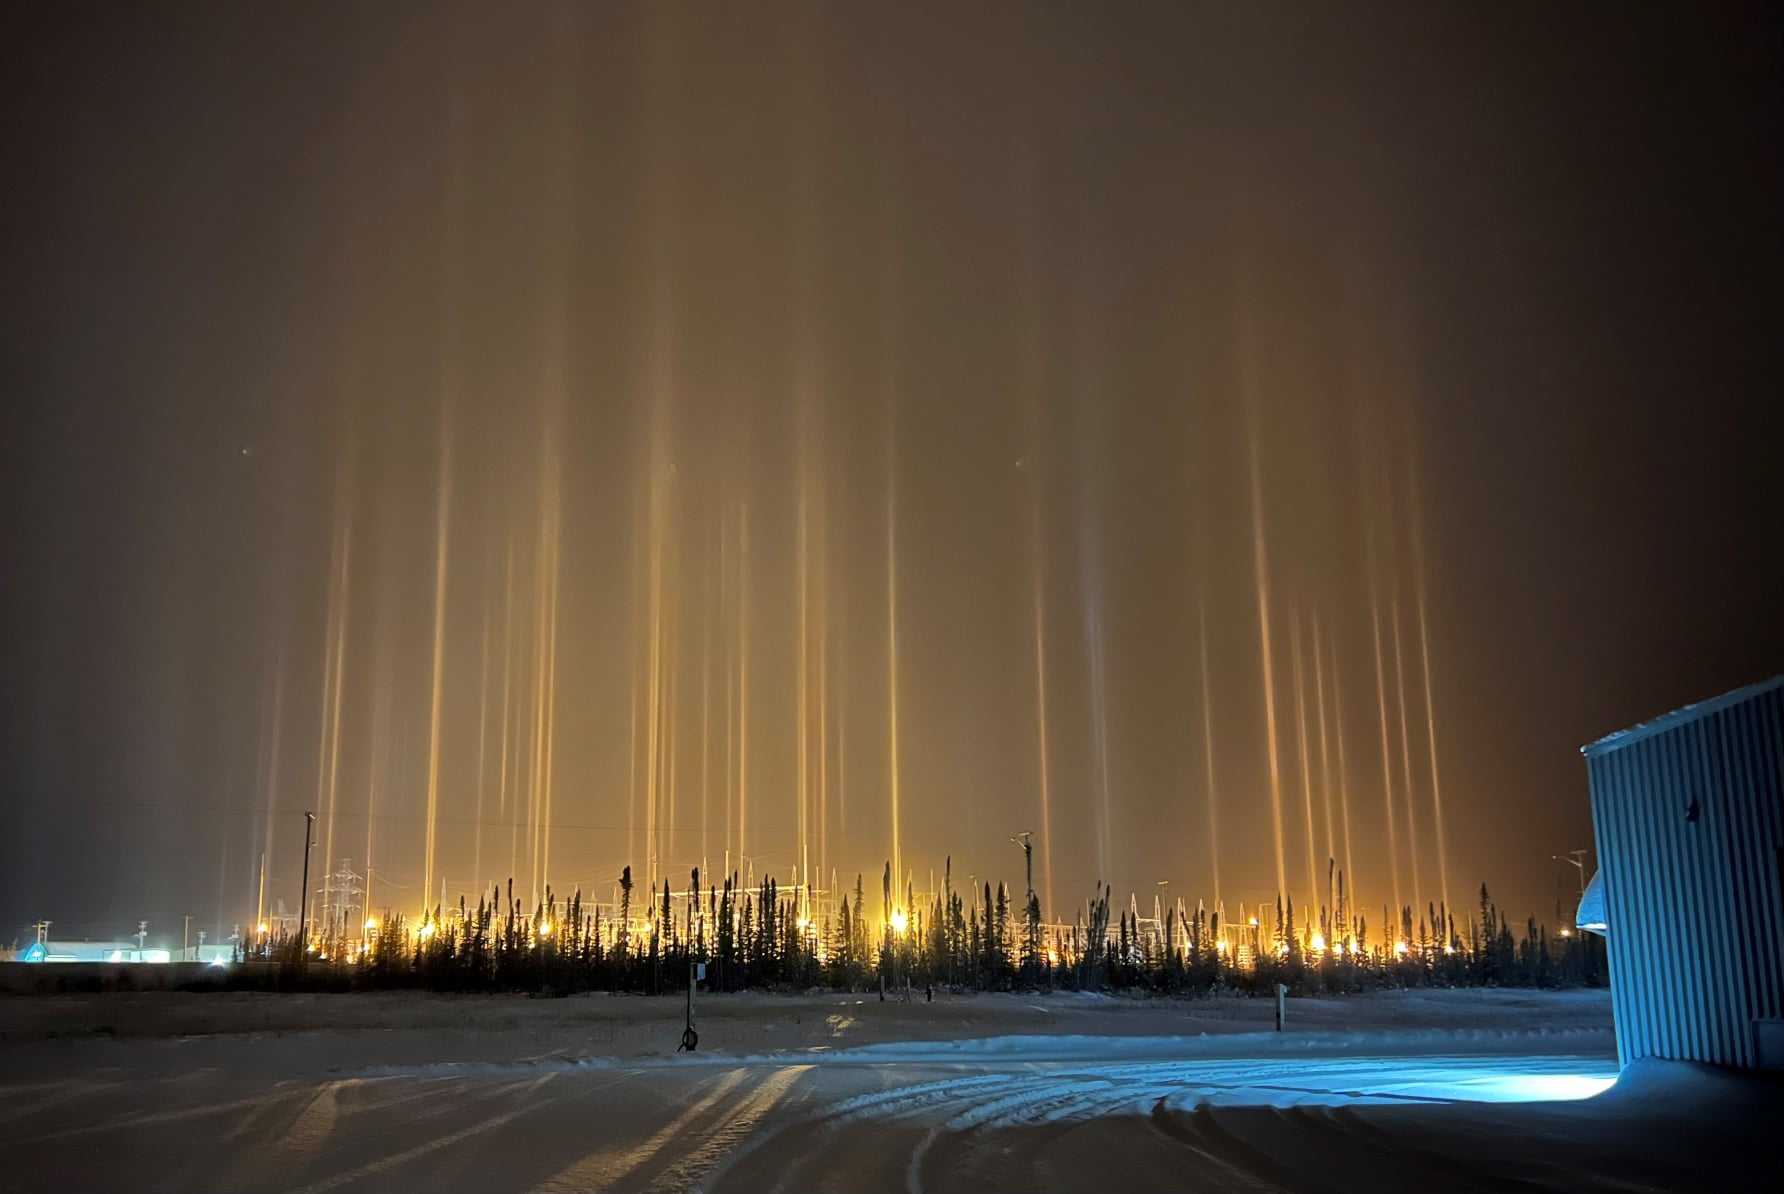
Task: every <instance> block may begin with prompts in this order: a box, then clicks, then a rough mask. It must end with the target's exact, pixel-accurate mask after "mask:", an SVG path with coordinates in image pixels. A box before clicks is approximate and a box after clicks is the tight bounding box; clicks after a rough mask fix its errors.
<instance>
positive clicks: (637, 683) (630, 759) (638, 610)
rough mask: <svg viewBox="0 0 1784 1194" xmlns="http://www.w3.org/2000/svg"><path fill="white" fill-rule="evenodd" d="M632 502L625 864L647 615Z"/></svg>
mask: <svg viewBox="0 0 1784 1194" xmlns="http://www.w3.org/2000/svg"><path fill="white" fill-rule="evenodd" d="M647 484H648V481H647ZM633 505H634V514H633V518H632V584H631V590H632V610H631V618H630V623H631V629H632V635H631V643H630V649H629V650H628V652H627V654H628V656H629V660H628V663H629V668H628V671H629V673H630V676H629V679H630V683H631V691H630V693H629V695H628V699H627V702H626V709H627V712H628V730H627V739H626V742H627V747H626V759H627V771H626V864H627V865H635V864H636V863H637V862H638V860H639V857H640V855H639V853H638V846H639V837H638V835H639V833H640V831H641V826H642V824H643V818H642V817H640V816H639V813H640V811H641V810H640V800H639V791H638V764H639V759H640V757H641V755H642V753H643V751H642V747H641V745H640V743H639V739H638V707H639V705H640V703H641V702H642V700H643V693H642V691H641V690H642V688H643V687H644V684H645V681H644V680H643V679H642V678H641V677H642V676H643V674H644V668H645V665H644V662H643V659H644V650H643V649H642V648H641V647H640V646H639V637H640V636H639V626H640V623H641V622H643V621H644V620H645V619H646V617H647V616H648V615H647V614H646V613H645V612H644V603H643V602H641V601H640V600H639V596H638V592H639V586H640V584H641V583H642V580H641V578H642V577H643V575H644V571H645V567H644V565H643V563H642V562H641V561H642V560H643V559H644V558H645V555H644V551H645V548H644V540H645V534H646V532H645V530H644V527H645V525H646V520H645V516H644V506H645V502H644V501H640V500H638V499H637V495H634V501H633Z"/></svg>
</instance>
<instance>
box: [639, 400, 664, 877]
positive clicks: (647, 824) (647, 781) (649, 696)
mask: <svg viewBox="0 0 1784 1194" xmlns="http://www.w3.org/2000/svg"><path fill="white" fill-rule="evenodd" d="M653 405H654V403H653ZM648 459H649V460H650V462H651V467H650V480H649V485H650V495H651V496H650V514H649V528H650V530H649V538H648V540H647V546H646V548H645V551H646V553H647V554H646V563H645V577H646V580H645V589H644V592H645V606H644V609H645V615H644V616H645V619H646V621H647V624H648V626H649V633H648V636H647V637H646V639H645V642H646V644H647V645H646V647H645V666H644V676H645V681H644V692H645V704H644V724H645V730H644V880H645V886H646V887H648V888H652V889H654V888H655V886H656V878H657V869H656V868H657V806H658V801H659V800H660V799H661V795H662V789H661V786H660V778H661V768H662V760H663V755H662V751H663V738H662V729H663V723H662V713H663V555H662V550H661V546H662V536H663V528H662V522H661V508H660V495H659V492H658V490H659V485H660V480H659V470H658V468H657V467H656V454H655V452H654V451H652V452H651V453H650V455H649V457H648Z"/></svg>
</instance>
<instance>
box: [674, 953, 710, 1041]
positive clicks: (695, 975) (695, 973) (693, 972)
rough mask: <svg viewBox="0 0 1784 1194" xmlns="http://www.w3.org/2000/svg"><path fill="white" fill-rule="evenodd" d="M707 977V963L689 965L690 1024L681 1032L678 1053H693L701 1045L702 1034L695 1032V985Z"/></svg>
mask: <svg viewBox="0 0 1784 1194" xmlns="http://www.w3.org/2000/svg"><path fill="white" fill-rule="evenodd" d="M705 977H706V963H705V962H692V963H689V965H688V1023H687V1027H686V1028H684V1029H682V1031H681V1044H680V1045H679V1046H677V1047H676V1050H675V1051H676V1052H677V1053H680V1052H682V1051H683V1050H686V1051H687V1052H689V1053H692V1052H693V1051H694V1050H695V1049H696V1048H697V1047H698V1046H699V1044H700V1034H699V1033H697V1032H695V1031H694V984H695V983H697V982H699V981H700V980H701V979H703V978H705Z"/></svg>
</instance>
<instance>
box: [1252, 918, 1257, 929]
mask: <svg viewBox="0 0 1784 1194" xmlns="http://www.w3.org/2000/svg"><path fill="white" fill-rule="evenodd" d="M1251 927H1252V928H1254V929H1255V928H1257V917H1255V916H1254V917H1252V918H1251Z"/></svg>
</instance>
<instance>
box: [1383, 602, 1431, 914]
mask: <svg viewBox="0 0 1784 1194" xmlns="http://www.w3.org/2000/svg"><path fill="white" fill-rule="evenodd" d="M1394 580H1395V588H1396V589H1398V587H1399V573H1398V569H1396V570H1395V576H1394ZM1388 620H1389V622H1390V623H1391V624H1392V626H1393V629H1394V688H1395V692H1396V696H1395V703H1396V706H1397V708H1398V709H1399V714H1400V778H1401V780H1402V782H1403V783H1404V784H1405V787H1406V852H1407V854H1408V855H1409V856H1410V857H1411V859H1412V899H1413V902H1414V903H1415V904H1416V903H1417V902H1418V901H1420V900H1422V899H1424V898H1425V894H1426V893H1425V890H1424V887H1423V884H1422V882H1421V881H1420V879H1419V830H1418V819H1417V817H1416V816H1415V814H1414V809H1415V806H1416V801H1415V797H1414V787H1415V785H1414V784H1413V782H1412V742H1411V740H1410V738H1409V737H1408V735H1407V728H1406V665H1405V663H1404V662H1403V661H1402V659H1401V654H1400V594H1399V593H1398V592H1391V593H1389V595H1388Z"/></svg>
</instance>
